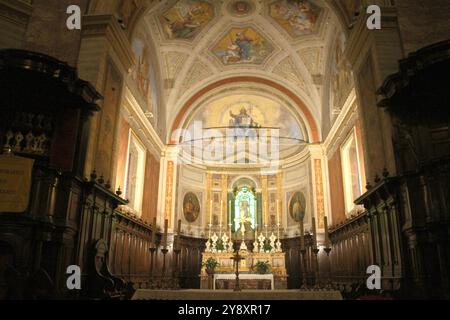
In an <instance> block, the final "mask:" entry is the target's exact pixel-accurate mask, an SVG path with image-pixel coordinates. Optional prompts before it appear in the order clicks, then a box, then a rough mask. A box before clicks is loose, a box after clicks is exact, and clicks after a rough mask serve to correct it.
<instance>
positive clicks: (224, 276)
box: [213, 273, 275, 290]
mask: <svg viewBox="0 0 450 320" xmlns="http://www.w3.org/2000/svg"><path fill="white" fill-rule="evenodd" d="M234 279H236V275H235V274H231V273H219V274H214V283H213V290H216V280H234ZM239 279H242V280H245V279H250V280H270V284H271V287H270V288H271V290H275V280H274V277H273V274H253V273H242V274H239Z"/></svg>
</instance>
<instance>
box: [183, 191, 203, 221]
mask: <svg viewBox="0 0 450 320" xmlns="http://www.w3.org/2000/svg"><path fill="white" fill-rule="evenodd" d="M183 214H184V218H185V219H186V221H187V222H190V223H192V222H195V221H196V220H197V219H198V216H199V215H200V202H199V201H198V198H197V196H196V195H195V194H193V193H192V192H188V193H186V195H185V196H184V200H183Z"/></svg>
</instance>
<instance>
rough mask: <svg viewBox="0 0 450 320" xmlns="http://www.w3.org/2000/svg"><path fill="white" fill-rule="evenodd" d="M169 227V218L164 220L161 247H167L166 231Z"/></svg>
mask: <svg viewBox="0 0 450 320" xmlns="http://www.w3.org/2000/svg"><path fill="white" fill-rule="evenodd" d="M168 229H169V220H167V219H166V220H165V221H164V237H163V248H164V249H166V248H167V231H168Z"/></svg>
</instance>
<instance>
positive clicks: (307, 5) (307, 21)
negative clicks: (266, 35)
mask: <svg viewBox="0 0 450 320" xmlns="http://www.w3.org/2000/svg"><path fill="white" fill-rule="evenodd" d="M320 12H321V9H320V7H318V6H316V5H315V4H313V3H312V2H311V1H308V0H279V1H276V2H274V3H272V4H271V5H270V16H271V17H272V18H273V19H274V20H275V21H276V22H277V23H278V24H279V25H280V26H281V27H282V28H283V29H284V30H286V31H287V32H288V33H289V34H290V35H291V37H293V38H297V37H299V36H303V35H308V34H311V33H312V32H313V30H314V27H315V25H316V23H317V19H318V17H319V15H320Z"/></svg>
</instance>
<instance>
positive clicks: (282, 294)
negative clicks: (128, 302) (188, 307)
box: [133, 289, 342, 301]
mask: <svg viewBox="0 0 450 320" xmlns="http://www.w3.org/2000/svg"><path fill="white" fill-rule="evenodd" d="M133 300H192V301H198V300H342V295H341V293H340V292H339V291H331V290H270V291H269V290H243V291H240V292H234V291H232V290H146V289H140V290H137V291H136V293H135V294H134V296H133Z"/></svg>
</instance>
